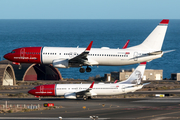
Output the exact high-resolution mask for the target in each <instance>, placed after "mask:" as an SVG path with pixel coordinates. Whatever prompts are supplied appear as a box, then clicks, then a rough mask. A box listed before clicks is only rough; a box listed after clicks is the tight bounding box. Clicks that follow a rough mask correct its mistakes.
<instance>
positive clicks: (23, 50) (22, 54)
mask: <svg viewBox="0 0 180 120" xmlns="http://www.w3.org/2000/svg"><path fill="white" fill-rule="evenodd" d="M24 56H25V48H22V49H21V50H20V57H22V58H23V59H24Z"/></svg>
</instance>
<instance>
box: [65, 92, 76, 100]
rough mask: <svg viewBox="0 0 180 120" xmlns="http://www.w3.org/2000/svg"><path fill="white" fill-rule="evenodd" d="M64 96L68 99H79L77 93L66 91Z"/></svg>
mask: <svg viewBox="0 0 180 120" xmlns="http://www.w3.org/2000/svg"><path fill="white" fill-rule="evenodd" d="M64 98H67V99H77V97H76V93H65V94H64Z"/></svg>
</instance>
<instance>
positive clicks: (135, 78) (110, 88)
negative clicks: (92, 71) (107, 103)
mask: <svg viewBox="0 0 180 120" xmlns="http://www.w3.org/2000/svg"><path fill="white" fill-rule="evenodd" d="M145 67H146V62H143V63H141V64H140V65H139V66H138V67H137V68H136V69H135V70H134V72H133V73H132V74H131V75H130V77H129V78H128V79H127V80H125V81H122V82H118V83H112V84H109V83H108V84H105V83H104V84H103V83H100V84H94V82H93V83H92V84H50V85H40V86H36V87H34V88H33V89H31V90H29V91H28V93H29V94H32V95H35V96H64V97H65V98H68V99H77V98H83V99H84V100H86V99H87V98H91V97H93V96H98V95H119V94H124V93H128V92H134V91H136V90H139V89H141V88H142V87H143V86H144V85H147V84H148V83H145V84H141V80H142V77H143V75H144V70H145Z"/></svg>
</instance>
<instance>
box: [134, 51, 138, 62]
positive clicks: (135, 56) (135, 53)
mask: <svg viewBox="0 0 180 120" xmlns="http://www.w3.org/2000/svg"><path fill="white" fill-rule="evenodd" d="M137 57H138V52H134V61H137V60H138V58H137Z"/></svg>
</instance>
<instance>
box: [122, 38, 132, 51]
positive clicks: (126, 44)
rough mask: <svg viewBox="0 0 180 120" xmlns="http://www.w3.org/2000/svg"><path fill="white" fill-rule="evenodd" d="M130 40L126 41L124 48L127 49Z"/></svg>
mask: <svg viewBox="0 0 180 120" xmlns="http://www.w3.org/2000/svg"><path fill="white" fill-rule="evenodd" d="M129 41H130V40H128V41H127V42H126V43H125V45H124V46H123V48H122V49H126V48H127V46H128V44H129Z"/></svg>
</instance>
